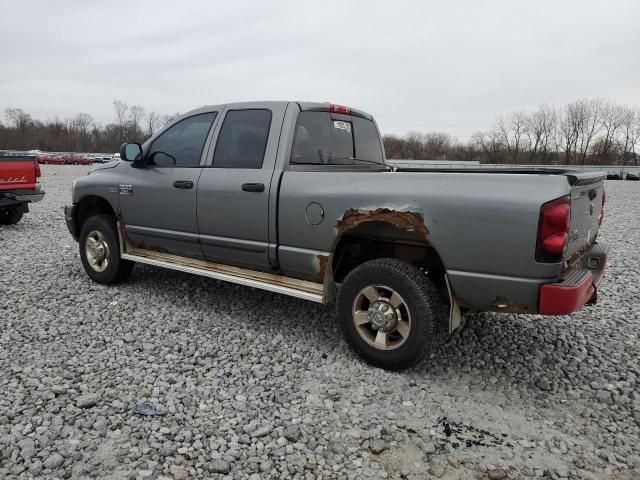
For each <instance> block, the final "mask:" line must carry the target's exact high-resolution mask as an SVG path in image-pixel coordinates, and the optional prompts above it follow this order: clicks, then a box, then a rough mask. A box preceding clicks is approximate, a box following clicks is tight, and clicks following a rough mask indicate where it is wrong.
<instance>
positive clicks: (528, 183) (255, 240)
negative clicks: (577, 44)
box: [65, 102, 607, 369]
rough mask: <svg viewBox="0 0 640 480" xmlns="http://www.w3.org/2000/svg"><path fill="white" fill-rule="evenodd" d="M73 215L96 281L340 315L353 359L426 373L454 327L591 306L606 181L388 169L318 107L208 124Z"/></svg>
mask: <svg viewBox="0 0 640 480" xmlns="http://www.w3.org/2000/svg"><path fill="white" fill-rule="evenodd" d="M120 158H121V160H120V161H116V162H111V163H108V164H105V165H101V166H98V167H95V168H93V170H92V171H91V173H90V174H89V175H88V176H86V177H83V178H80V179H78V180H77V181H76V182H75V183H74V186H73V204H72V205H68V206H67V207H65V217H66V222H67V225H68V228H69V231H70V232H71V234H72V235H73V237H74V238H75V239H76V240H78V241H79V244H80V257H81V260H82V264H83V265H84V268H85V270H86V272H87V274H88V275H89V276H90V277H91V278H92V279H93V280H95V281H97V282H100V283H103V284H112V283H115V282H118V281H121V280H123V279H125V278H126V277H128V276H129V275H130V274H131V271H132V269H133V266H134V264H135V263H136V262H139V263H146V264H149V265H155V266H159V267H165V268H170V269H174V270H179V271H183V272H190V273H194V274H197V275H204V276H207V277H211V278H215V279H218V280H225V281H229V282H235V283H238V284H242V285H247V286H250V287H256V288H262V289H266V290H270V291H272V292H278V293H283V294H286V295H291V296H294V297H299V298H303V299H306V300H311V301H315V302H320V303H335V304H336V309H337V316H338V320H339V324H340V326H341V328H342V330H343V331H344V333H345V335H346V338H347V340H348V342H349V343H350V345H351V346H352V347H353V348H354V350H355V351H356V352H357V353H358V354H360V355H361V356H362V357H363V358H364V359H366V360H367V361H368V362H370V363H372V364H374V365H377V366H380V367H383V368H388V369H402V368H406V367H408V366H410V365H412V364H413V363H415V362H416V361H417V360H419V359H420V358H421V357H422V356H423V355H424V354H425V353H427V352H428V351H429V350H430V349H433V348H434V346H435V345H436V344H437V342H438V341H439V340H440V339H442V338H443V337H444V336H445V335H446V334H448V333H451V332H452V331H453V330H454V329H455V328H456V327H457V326H458V325H459V322H460V315H461V313H465V312H468V311H471V312H473V311H495V312H510V313H514V312H515V313H531V314H534V313H537V314H543V315H563V314H568V313H570V312H573V311H575V310H577V309H578V308H580V307H582V306H583V305H585V304H587V303H590V302H591V303H593V302H595V299H596V292H597V289H598V285H599V283H600V281H601V279H602V276H603V272H604V268H605V263H606V258H607V247H606V245H604V244H602V243H600V244H599V243H596V236H597V234H598V228H599V225H600V223H601V222H602V218H603V214H604V210H603V207H604V201H605V194H604V188H603V175H601V174H595V173H583V172H572V171H567V170H553V169H548V170H543V169H526V170H525V169H517V168H510V169H509V168H505V169H504V170H491V171H488V170H483V169H481V168H478V169H477V170H468V169H465V170H455V169H446V170H442V169H438V170H423V169H420V170H419V169H406V168H399V169H398V168H393V167H390V166H389V165H387V164H386V163H385V156H384V148H383V144H382V141H381V138H380V134H379V131H378V127H377V125H376V123H375V121H374V120H373V117H372V116H371V115H369V114H367V113H365V112H362V111H359V110H355V109H351V108H348V107H344V106H340V105H333V104H328V103H310V102H255V103H235V104H227V105H215V106H206V107H203V108H200V109H197V110H194V111H191V112H189V113H187V114H185V115H183V116H181V117H180V118H178V119H176V120H175V121H174V122H173V123H171V124H170V125H167V126H166V127H165V128H164V129H163V130H162V131H160V132H158V133H157V134H155V135H154V136H153V137H151V138H150V139H149V140H147V141H146V142H145V143H144V144H143V145H139V144H136V143H127V144H124V145H123V146H122V148H121V152H120Z"/></svg>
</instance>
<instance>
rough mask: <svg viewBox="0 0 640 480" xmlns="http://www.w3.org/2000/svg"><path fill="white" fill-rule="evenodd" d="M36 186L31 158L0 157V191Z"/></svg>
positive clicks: (34, 170)
mask: <svg viewBox="0 0 640 480" xmlns="http://www.w3.org/2000/svg"><path fill="white" fill-rule="evenodd" d="M33 188H36V169H35V164H34V160H33V158H11V157H10V158H1V157H0V191H8V190H29V189H33Z"/></svg>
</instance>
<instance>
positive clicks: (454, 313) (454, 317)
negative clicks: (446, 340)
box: [444, 274, 462, 335]
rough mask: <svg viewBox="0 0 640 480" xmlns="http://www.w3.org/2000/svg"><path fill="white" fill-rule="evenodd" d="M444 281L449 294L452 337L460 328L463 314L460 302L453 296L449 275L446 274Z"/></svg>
mask: <svg viewBox="0 0 640 480" xmlns="http://www.w3.org/2000/svg"><path fill="white" fill-rule="evenodd" d="M444 280H445V283H446V284H447V291H448V292H449V335H451V334H452V333H453V332H454V330H455V329H456V328H458V327H459V326H460V322H461V321H462V314H461V313H460V305H458V302H457V301H456V299H455V297H454V296H453V291H452V290H451V285H450V284H449V277H448V275H446V274H445V276H444Z"/></svg>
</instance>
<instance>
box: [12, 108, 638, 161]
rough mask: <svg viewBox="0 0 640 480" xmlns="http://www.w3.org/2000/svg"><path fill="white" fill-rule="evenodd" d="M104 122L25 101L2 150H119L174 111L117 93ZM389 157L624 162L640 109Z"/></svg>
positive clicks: (506, 124)
mask: <svg viewBox="0 0 640 480" xmlns="http://www.w3.org/2000/svg"><path fill="white" fill-rule="evenodd" d="M113 108H114V121H113V122H112V123H108V124H106V125H101V124H99V123H98V122H96V121H95V120H94V119H93V117H92V116H91V115H89V114H87V113H79V114H78V115H76V116H75V117H73V118H66V119H64V120H61V119H58V118H55V119H53V120H46V121H41V120H37V119H34V118H33V117H32V116H31V115H30V114H29V113H27V112H25V111H23V110H22V109H20V108H9V109H7V110H6V111H5V118H6V124H5V123H3V122H1V121H0V150H1V149H6V150H31V149H40V150H44V151H60V152H83V153H89V152H115V151H117V150H118V148H119V146H120V144H121V143H123V142H125V141H138V142H143V141H144V140H146V139H147V138H148V137H150V136H151V135H152V134H153V133H154V132H155V131H157V130H158V129H159V128H161V127H162V126H163V125H165V124H166V123H167V122H169V121H171V120H172V119H174V118H175V117H176V115H178V114H175V115H163V116H161V115H160V114H158V113H156V112H153V111H149V112H147V111H145V109H144V108H142V107H141V106H139V105H132V106H129V105H127V104H126V103H124V102H122V101H120V100H114V101H113ZM384 146H385V151H386V154H387V158H389V159H400V158H402V159H425V160H478V161H480V162H483V163H515V164H571V165H584V164H603V165H604V164H621V165H638V162H639V161H640V158H639V157H640V109H639V108H638V107H635V106H626V105H619V104H616V103H614V102H611V101H607V100H603V99H598V98H597V99H584V100H578V101H576V102H573V103H569V104H567V105H565V106H562V107H556V106H547V105H543V106H541V107H540V108H538V110H536V111H534V112H522V111H521V112H514V113H510V114H506V115H501V116H500V117H498V118H497V119H496V121H495V124H494V125H493V127H492V128H491V129H489V130H486V131H481V132H477V133H475V134H474V135H473V136H472V137H471V138H470V139H469V140H468V141H466V142H461V141H459V140H458V139H456V138H455V137H453V136H452V135H449V134H447V133H440V132H428V133H418V132H410V133H408V134H407V135H403V136H397V135H385V136H384Z"/></svg>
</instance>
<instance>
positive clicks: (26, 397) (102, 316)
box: [0, 166, 640, 480]
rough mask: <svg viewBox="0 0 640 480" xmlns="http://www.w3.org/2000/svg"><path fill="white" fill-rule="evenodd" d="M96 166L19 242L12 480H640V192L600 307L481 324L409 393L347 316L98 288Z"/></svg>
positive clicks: (143, 274) (56, 198)
mask: <svg viewBox="0 0 640 480" xmlns="http://www.w3.org/2000/svg"><path fill="white" fill-rule="evenodd" d="M86 171H87V167H82V166H77V167H73V166H44V167H43V174H44V180H43V183H44V185H45V188H46V190H47V196H46V198H45V200H44V201H43V202H41V203H39V204H36V205H34V206H32V211H31V212H30V213H29V214H28V215H26V216H25V217H24V219H23V221H22V222H21V223H20V224H18V225H16V226H12V227H1V228H2V229H1V230H0V265H1V270H0V390H1V391H2V392H3V393H2V395H0V478H14V477H21V478H28V477H30V476H41V477H46V478H77V477H100V478H114V479H115V478H118V479H120V478H175V479H184V478H234V479H235V478H237V479H244V478H250V479H252V480H256V479H267V478H305V479H306V478H308V479H312V478H345V479H347V478H348V479H353V478H410V479H421V478H425V477H427V476H429V475H430V476H433V477H437V478H446V479H475V478H494V479H503V478H510V479H512V478H527V477H543V476H546V477H547V478H587V479H588V478H594V479H596V478H597V479H599V478H628V479H631V478H638V476H639V475H640V457H639V456H638V455H639V453H638V452H639V451H640V445H639V444H640V442H639V438H640V383H639V381H638V376H640V368H639V360H638V348H639V346H640V342H639V340H638V331H639V328H638V327H639V326H640V315H639V309H640V272H639V270H640V248H639V247H640V214H639V207H640V184H638V183H635V182H608V183H607V191H608V195H609V196H608V205H607V209H606V211H607V218H606V220H605V224H604V227H603V230H602V232H601V238H604V239H606V240H607V241H608V242H610V244H611V246H612V249H613V250H612V255H611V259H610V264H609V268H608V274H607V277H606V279H605V281H604V283H603V287H602V290H601V292H600V300H599V303H598V305H597V306H594V307H590V308H587V309H584V310H582V311H580V312H578V313H576V314H575V315H572V316H567V317H558V318H543V317H536V316H524V315H494V314H480V315H475V316H472V317H469V318H468V322H467V325H466V327H465V328H464V330H463V331H462V332H461V333H460V334H458V335H456V336H455V337H453V338H452V339H451V341H450V342H449V343H448V344H446V345H444V346H442V348H440V349H439V350H438V351H437V352H436V353H435V354H434V355H433V356H432V357H431V358H429V359H427V360H426V361H425V362H423V363H422V364H420V365H419V366H417V367H416V368H414V369H412V370H410V371H408V372H405V373H389V372H385V371H382V370H379V369H375V368H372V367H370V366H369V365H366V364H364V363H363V362H362V361H360V360H359V359H358V358H356V357H355V355H354V354H352V353H351V352H350V351H349V350H348V349H347V347H346V345H345V343H344V342H343V340H342V338H341V335H340V333H339V330H338V328H336V322H335V317H334V315H333V311H332V309H330V308H328V307H323V306H318V305H315V304H311V303H305V302H303V301H299V300H296V299H291V298H287V297H282V296H278V295H276V294H271V293H268V292H262V291H258V290H252V289H249V288H243V287H239V286H234V285H230V284H225V283H220V282H216V281H213V280H208V279H204V278H199V277H195V276H190V275H187V274H180V273H175V272H171V271H165V270H161V269H156V268H151V267H144V266H138V267H136V270H135V271H134V274H133V276H132V277H131V279H130V280H129V281H128V282H127V283H125V284H122V285H120V286H117V287H103V286H100V285H97V284H95V283H92V282H91V281H90V280H89V279H88V277H87V276H86V275H85V274H84V272H83V270H82V268H81V265H80V261H79V258H78V247H77V244H76V243H75V242H73V240H72V239H71V237H70V236H69V235H68V233H67V231H66V228H65V226H64V221H63V215H62V206H63V205H64V203H65V202H68V201H69V197H70V191H69V188H70V185H71V181H72V179H73V178H74V177H77V176H80V175H82V174H84V173H85V172H86Z"/></svg>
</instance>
